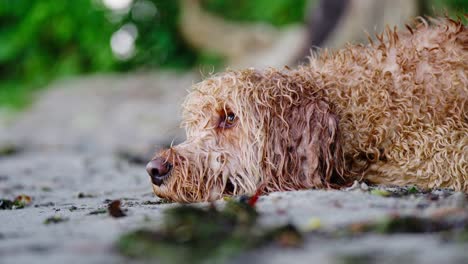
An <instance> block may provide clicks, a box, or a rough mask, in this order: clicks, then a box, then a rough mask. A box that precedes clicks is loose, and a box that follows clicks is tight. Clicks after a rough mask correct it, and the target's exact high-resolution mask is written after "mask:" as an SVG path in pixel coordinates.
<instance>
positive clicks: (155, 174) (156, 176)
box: [146, 158, 172, 186]
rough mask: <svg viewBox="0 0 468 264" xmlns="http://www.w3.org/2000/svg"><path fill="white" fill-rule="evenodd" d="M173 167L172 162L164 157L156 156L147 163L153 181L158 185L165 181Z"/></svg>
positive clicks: (147, 169)
mask: <svg viewBox="0 0 468 264" xmlns="http://www.w3.org/2000/svg"><path fill="white" fill-rule="evenodd" d="M171 169H172V164H171V163H169V162H167V161H166V159H164V158H155V159H153V160H151V161H150V162H148V164H147V165H146V171H147V172H148V174H149V176H150V177H151V181H152V182H153V183H154V184H156V185H157V186H160V185H161V184H162V183H163V181H164V179H165V178H166V176H167V174H168V173H169V172H170V171H171Z"/></svg>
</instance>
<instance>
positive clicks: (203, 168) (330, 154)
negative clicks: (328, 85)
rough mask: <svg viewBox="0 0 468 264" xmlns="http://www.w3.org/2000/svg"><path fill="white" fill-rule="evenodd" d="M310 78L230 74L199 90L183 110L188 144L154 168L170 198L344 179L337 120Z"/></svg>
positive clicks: (156, 184)
mask: <svg viewBox="0 0 468 264" xmlns="http://www.w3.org/2000/svg"><path fill="white" fill-rule="evenodd" d="M310 78H311V77H310V76H306V74H304V72H302V73H301V71H295V72H281V71H277V70H273V69H270V70H267V71H265V72H258V71H255V70H246V71H240V72H233V71H232V72H227V73H224V74H222V75H219V76H215V77H212V78H209V79H207V80H205V81H203V82H201V83H199V84H196V85H195V86H194V89H193V91H192V92H191V93H190V94H189V95H188V97H187V99H186V101H185V103H184V106H183V108H184V110H183V117H184V122H183V126H184V127H185V129H186V132H187V140H186V141H185V142H183V143H181V144H179V145H177V146H173V147H171V148H169V149H167V150H163V151H162V152H160V153H159V154H157V155H156V157H155V158H154V159H153V160H152V161H150V163H148V166H147V171H148V173H149V174H150V176H151V179H152V182H153V189H154V192H155V193H156V194H157V195H158V196H160V197H163V198H167V199H171V200H175V201H181V202H193V201H206V200H215V199H219V198H220V197H222V196H223V195H240V194H252V193H254V192H255V191H256V190H257V188H259V186H262V188H264V191H266V192H269V191H279V190H297V189H304V188H312V187H323V186H326V185H328V183H329V182H330V181H331V179H332V177H333V176H334V175H337V174H338V175H342V174H343V164H344V163H343V155H342V153H341V146H340V143H339V132H338V119H337V117H336V116H335V115H334V114H333V113H332V109H330V105H329V103H328V102H326V101H325V100H324V99H321V98H324V97H323V96H322V92H323V91H321V89H319V88H318V87H317V84H315V83H314V82H313V81H311V79H310Z"/></svg>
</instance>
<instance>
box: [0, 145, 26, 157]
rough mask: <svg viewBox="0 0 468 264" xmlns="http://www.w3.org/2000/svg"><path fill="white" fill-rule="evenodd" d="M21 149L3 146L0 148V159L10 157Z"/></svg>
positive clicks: (13, 146) (14, 146)
mask: <svg viewBox="0 0 468 264" xmlns="http://www.w3.org/2000/svg"><path fill="white" fill-rule="evenodd" d="M21 151H22V149H21V148H20V147H19V146H16V145H3V146H0V157H7V156H12V155H16V154H18V153H20V152H21Z"/></svg>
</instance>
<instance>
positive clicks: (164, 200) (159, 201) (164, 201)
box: [141, 199, 173, 205]
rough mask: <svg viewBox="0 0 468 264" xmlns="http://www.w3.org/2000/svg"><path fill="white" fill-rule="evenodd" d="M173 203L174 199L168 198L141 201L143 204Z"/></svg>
mask: <svg viewBox="0 0 468 264" xmlns="http://www.w3.org/2000/svg"><path fill="white" fill-rule="evenodd" d="M171 203H173V202H172V201H169V200H166V199H159V200H157V201H144V202H143V203H141V204H142V205H158V204H171Z"/></svg>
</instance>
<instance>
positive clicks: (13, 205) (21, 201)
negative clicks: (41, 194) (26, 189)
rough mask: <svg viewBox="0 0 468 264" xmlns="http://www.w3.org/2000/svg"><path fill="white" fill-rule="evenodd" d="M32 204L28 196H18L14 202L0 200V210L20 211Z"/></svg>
mask: <svg viewBox="0 0 468 264" xmlns="http://www.w3.org/2000/svg"><path fill="white" fill-rule="evenodd" d="M31 202H32V198H31V197H30V196H28V195H24V194H22V195H18V196H17V197H16V198H15V200H13V201H12V200H9V199H0V210H5V209H10V210H11V209H22V208H24V207H26V206H28V205H30V204H31Z"/></svg>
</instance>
